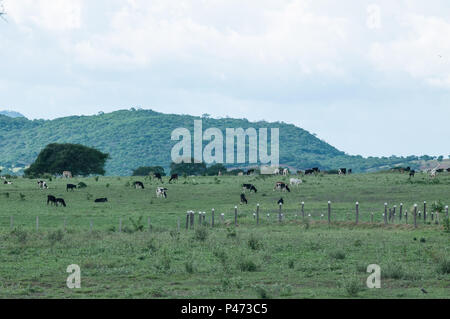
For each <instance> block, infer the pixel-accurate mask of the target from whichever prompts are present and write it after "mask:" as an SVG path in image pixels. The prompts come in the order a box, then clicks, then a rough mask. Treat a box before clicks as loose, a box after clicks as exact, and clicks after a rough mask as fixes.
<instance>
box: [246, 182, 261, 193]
mask: <svg viewBox="0 0 450 319" xmlns="http://www.w3.org/2000/svg"><path fill="white" fill-rule="evenodd" d="M242 188H243V189H244V192H245V190H246V189H248V190H250V193H251V192H252V191H254V192H255V193H257V192H258V190H257V189H256V187H255V185H252V184H243V185H242Z"/></svg>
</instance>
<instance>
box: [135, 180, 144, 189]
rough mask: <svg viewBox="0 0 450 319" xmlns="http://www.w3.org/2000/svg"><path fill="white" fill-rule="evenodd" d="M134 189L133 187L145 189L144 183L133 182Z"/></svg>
mask: <svg viewBox="0 0 450 319" xmlns="http://www.w3.org/2000/svg"><path fill="white" fill-rule="evenodd" d="M134 187H135V188H136V189H145V187H144V183H142V182H139V181H137V182H134Z"/></svg>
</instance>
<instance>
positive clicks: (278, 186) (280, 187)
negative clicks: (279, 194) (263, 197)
mask: <svg viewBox="0 0 450 319" xmlns="http://www.w3.org/2000/svg"><path fill="white" fill-rule="evenodd" d="M273 190H274V191H275V190H281V191H283V192H285V191H288V192H289V193H290V192H291V190H290V188H289V186H287V184H286V183H284V182H277V183H276V184H275V187H274V189H273Z"/></svg>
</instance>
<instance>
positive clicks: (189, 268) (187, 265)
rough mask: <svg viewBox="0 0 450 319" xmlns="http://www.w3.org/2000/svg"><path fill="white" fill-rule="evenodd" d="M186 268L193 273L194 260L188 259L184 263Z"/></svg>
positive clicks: (189, 272)
mask: <svg viewBox="0 0 450 319" xmlns="http://www.w3.org/2000/svg"><path fill="white" fill-rule="evenodd" d="M184 269H185V270H186V272H187V273H188V274H193V273H194V272H195V268H194V263H193V262H192V260H188V261H186V262H185V263H184Z"/></svg>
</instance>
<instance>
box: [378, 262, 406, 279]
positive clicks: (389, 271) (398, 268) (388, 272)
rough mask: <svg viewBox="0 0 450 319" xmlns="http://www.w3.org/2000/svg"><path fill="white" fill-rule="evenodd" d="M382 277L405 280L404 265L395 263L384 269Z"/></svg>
mask: <svg viewBox="0 0 450 319" xmlns="http://www.w3.org/2000/svg"><path fill="white" fill-rule="evenodd" d="M381 276H382V277H383V278H386V279H403V278H405V277H406V273H405V270H404V269H403V266H402V265H400V264H395V263H393V264H388V265H387V266H386V267H383V268H382V270H381Z"/></svg>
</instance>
